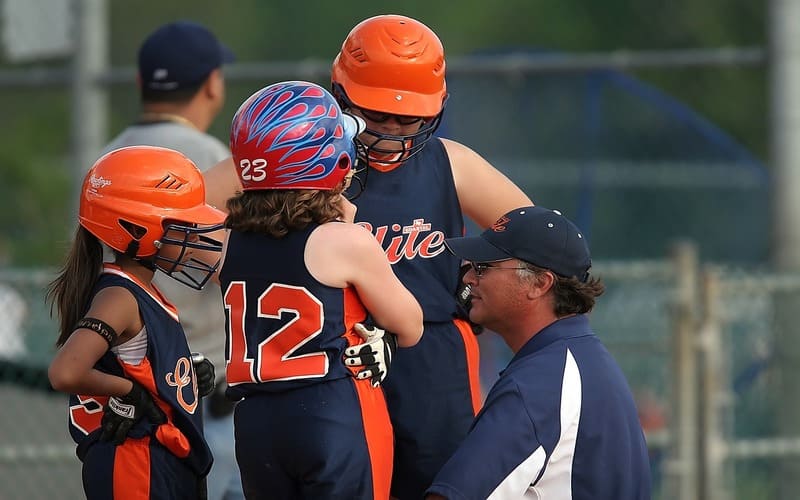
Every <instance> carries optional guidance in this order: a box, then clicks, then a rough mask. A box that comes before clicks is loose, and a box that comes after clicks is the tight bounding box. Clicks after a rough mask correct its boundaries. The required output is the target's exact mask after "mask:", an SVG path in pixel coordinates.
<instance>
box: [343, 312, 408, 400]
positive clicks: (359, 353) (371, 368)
mask: <svg viewBox="0 0 800 500" xmlns="http://www.w3.org/2000/svg"><path fill="white" fill-rule="evenodd" d="M355 330H356V333H358V334H359V335H360V336H361V338H363V339H364V341H365V342H364V343H363V344H358V345H354V346H350V347H348V348H347V349H345V351H344V364H345V365H347V366H355V367H359V366H361V367H363V368H362V369H361V370H359V371H358V372H356V375H355V376H356V378H357V379H361V380H363V379H370V380H371V381H372V386H373V387H378V386H379V385H381V382H383V380H384V379H385V378H386V375H387V374H388V373H389V366H391V364H392V357H393V356H394V353H395V351H397V336H396V335H395V334H393V333H391V332H387V331H385V330H383V329H381V328H378V327H377V326H372V327H368V326H364V325H363V324H361V323H356V325H355Z"/></svg>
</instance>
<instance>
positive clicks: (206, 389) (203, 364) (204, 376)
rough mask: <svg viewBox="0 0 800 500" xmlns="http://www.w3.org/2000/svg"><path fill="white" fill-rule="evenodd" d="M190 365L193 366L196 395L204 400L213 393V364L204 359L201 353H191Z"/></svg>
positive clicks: (214, 375)
mask: <svg viewBox="0 0 800 500" xmlns="http://www.w3.org/2000/svg"><path fill="white" fill-rule="evenodd" d="M192 365H193V366H194V375H195V377H197V394H199V395H200V397H201V398H204V397H206V396H208V395H209V394H211V393H212V392H213V391H214V387H215V385H216V374H215V371H214V363H212V362H211V361H210V360H208V359H206V357H205V356H203V354H202V353H199V352H193V353H192Z"/></svg>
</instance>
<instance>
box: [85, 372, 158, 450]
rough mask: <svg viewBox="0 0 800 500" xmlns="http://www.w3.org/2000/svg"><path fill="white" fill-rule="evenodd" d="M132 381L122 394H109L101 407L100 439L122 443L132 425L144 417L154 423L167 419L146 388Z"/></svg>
mask: <svg viewBox="0 0 800 500" xmlns="http://www.w3.org/2000/svg"><path fill="white" fill-rule="evenodd" d="M131 382H133V387H132V388H131V391H130V392H129V393H128V394H126V395H124V396H111V397H110V398H108V404H107V405H106V406H105V408H103V418H102V419H101V420H100V427H101V428H102V432H101V434H100V440H102V441H111V442H113V443H114V444H122V443H123V442H124V441H125V438H127V437H128V432H129V431H130V430H131V428H132V427H133V425H134V424H135V423H136V422H138V421H139V420H141V419H142V418H144V417H147V419H148V420H150V422H152V423H154V424H163V423H164V422H166V421H167V417H166V416H165V415H164V412H163V411H161V408H159V407H158V406H157V405H156V403H155V401H153V398H152V396H150V393H149V392H147V389H145V388H144V387H142V386H141V385H139V384H138V383H136V382H134V381H131Z"/></svg>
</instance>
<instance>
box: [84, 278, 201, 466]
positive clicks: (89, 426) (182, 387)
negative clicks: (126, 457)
mask: <svg viewBox="0 0 800 500" xmlns="http://www.w3.org/2000/svg"><path fill="white" fill-rule="evenodd" d="M110 286H118V287H122V288H125V289H126V290H129V291H130V292H131V293H132V294H133V296H134V297H135V298H136V302H137V303H138V305H139V314H140V315H141V317H142V320H143V322H144V326H145V328H146V329H147V353H146V354H145V357H144V359H142V361H141V362H140V363H139V364H137V365H132V364H128V363H125V362H123V361H121V360H120V359H119V358H117V357H116V356H115V355H114V354H113V353H112V352H111V351H110V350H109V351H107V352H106V353H105V354H104V355H103V357H102V358H100V360H99V361H98V362H97V364H96V365H95V368H96V369H98V370H100V371H102V372H105V373H110V374H112V375H117V376H119V377H125V378H128V379H132V380H135V381H136V382H138V383H139V384H141V385H142V386H144V387H145V388H147V389H148V390H149V391H150V392H151V395H152V393H153V389H155V392H156V393H157V398H154V399H155V400H156V402H157V404H158V406H159V407H160V408H161V409H162V410H163V411H164V413H165V414H166V415H167V423H165V424H162V425H160V426H155V425H154V424H152V423H150V422H149V421H148V420H147V418H143V419H142V420H140V421H139V422H137V423H136V424H135V425H134V426H133V428H132V429H131V430H130V432H129V433H128V437H129V438H142V437H145V436H148V435H153V436H155V438H156V440H157V441H159V442H161V444H163V445H164V446H166V447H167V449H169V450H170V451H171V452H172V453H173V454H175V455H176V456H178V457H179V458H183V459H185V462H186V464H187V465H188V466H189V467H190V468H191V469H192V470H194V471H195V473H197V474H198V475H200V476H202V475H205V474H206V473H207V472H208V470H209V468H210V467H211V462H212V458H211V452H210V450H209V448H208V446H207V444H206V441H205V439H204V438H203V424H202V416H201V411H200V406H199V404H198V403H199V397H198V395H197V379H196V378H195V374H194V368H193V366H192V362H191V353H190V351H189V346H188V345H187V343H186V336H185V335H184V333H183V328H182V327H181V324H180V322H179V319H178V313H177V310H175V308H174V307H172V305H171V304H169V303H168V302H167V301H166V299H165V298H164V297H163V296H161V295H160V293H159V294H157V295H156V294H153V293H151V292H150V291H148V290H147V289H146V288H145V287H144V285H143V284H142V283H141V282H139V281H138V280H137V279H136V278H135V277H133V276H131V275H129V274H127V273H125V272H124V271H123V270H121V269H120V268H119V267H117V266H115V265H112V264H105V265H104V269H103V273H102V274H101V275H100V277H99V278H98V280H97V283H96V284H95V287H94V291H93V292H92V296H94V295H96V294H97V293H98V292H99V291H100V290H102V289H103V288H106V287H110ZM107 402H108V397H106V396H103V397H98V396H90V395H75V394H72V395H70V397H69V417H70V422H69V428H70V434H71V436H72V439H73V440H74V441H75V442H76V443H77V444H78V453H79V456H81V455H82V454H83V452H85V450H83V452H82V448H85V447H87V446H89V445H91V443H93V442H94V441H95V440H96V438H97V436H98V435H99V432H94V431H99V428H100V419H101V417H102V415H103V411H102V409H103V407H104V406H105V405H106V403H107ZM128 442H129V440H126V441H125V442H124V443H123V444H121V445H120V447H124V446H126V444H128Z"/></svg>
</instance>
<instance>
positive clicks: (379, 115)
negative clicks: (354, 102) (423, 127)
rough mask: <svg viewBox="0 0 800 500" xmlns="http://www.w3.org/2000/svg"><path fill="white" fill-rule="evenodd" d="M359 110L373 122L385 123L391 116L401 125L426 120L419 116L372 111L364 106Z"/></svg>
mask: <svg viewBox="0 0 800 500" xmlns="http://www.w3.org/2000/svg"><path fill="white" fill-rule="evenodd" d="M358 110H359V111H360V112H361V116H363V117H364V118H366V119H367V120H369V121H371V122H373V123H384V122H386V121H388V120H389V119H390V118H394V119H395V121H397V123H399V124H400V125H414V124H415V123H419V122H421V121H422V120H424V118H422V117H419V116H405V115H395V114H392V113H383V112H381V111H372V110H369V109H364V108H358Z"/></svg>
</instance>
